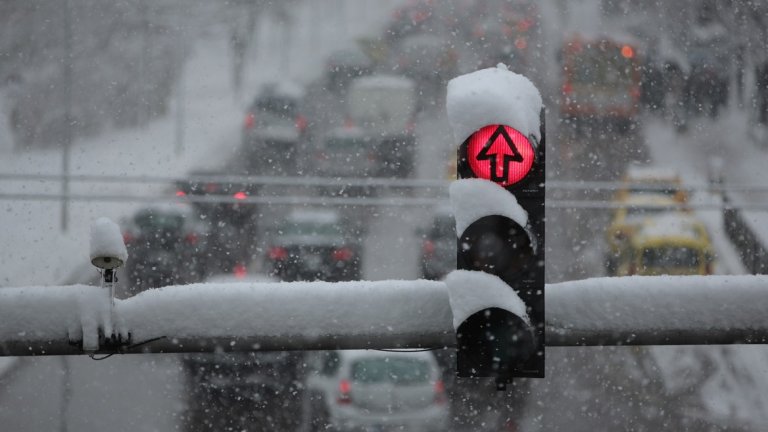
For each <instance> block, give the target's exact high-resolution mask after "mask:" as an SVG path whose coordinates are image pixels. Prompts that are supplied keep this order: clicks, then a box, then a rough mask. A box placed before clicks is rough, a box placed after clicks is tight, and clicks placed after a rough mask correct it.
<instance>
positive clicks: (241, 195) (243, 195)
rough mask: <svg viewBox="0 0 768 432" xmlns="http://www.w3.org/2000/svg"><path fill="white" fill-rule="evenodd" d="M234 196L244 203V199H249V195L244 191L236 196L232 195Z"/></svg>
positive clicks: (236, 193)
mask: <svg viewBox="0 0 768 432" xmlns="http://www.w3.org/2000/svg"><path fill="white" fill-rule="evenodd" d="M232 196H233V197H234V198H235V199H236V200H241V201H242V200H244V199H246V198H248V194H246V193H245V192H243V191H240V192H235V194H234V195H232Z"/></svg>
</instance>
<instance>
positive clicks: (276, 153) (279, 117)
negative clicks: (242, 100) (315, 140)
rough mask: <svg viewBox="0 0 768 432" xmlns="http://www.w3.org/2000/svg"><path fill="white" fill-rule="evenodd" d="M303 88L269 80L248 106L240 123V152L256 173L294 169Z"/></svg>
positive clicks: (300, 136) (303, 127)
mask: <svg viewBox="0 0 768 432" xmlns="http://www.w3.org/2000/svg"><path fill="white" fill-rule="evenodd" d="M303 95H304V92H303V89H301V88H300V87H298V86H297V85H294V84H292V83H269V84H266V85H264V86H263V87H262V90H261V92H260V93H259V94H258V95H257V96H256V97H255V98H254V100H253V102H252V103H251V105H250V106H249V108H248V110H247V112H246V114H245V121H244V123H243V138H242V153H243V154H244V156H245V157H246V158H248V160H249V161H250V162H251V163H250V165H251V168H253V169H254V170H258V173H259V174H262V173H264V171H266V170H269V171H271V173H272V174H284V173H288V174H292V173H294V172H295V171H296V170H297V169H298V165H299V161H298V159H299V157H300V149H299V145H300V144H301V141H302V139H303V138H304V135H305V132H306V130H307V119H306V118H305V117H304V116H303V115H302V114H301V108H300V105H301V101H302V99H303Z"/></svg>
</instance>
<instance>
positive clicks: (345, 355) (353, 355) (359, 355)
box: [337, 350, 435, 363]
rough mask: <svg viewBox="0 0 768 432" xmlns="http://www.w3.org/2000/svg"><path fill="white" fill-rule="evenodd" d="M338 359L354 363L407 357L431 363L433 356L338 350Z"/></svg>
mask: <svg viewBox="0 0 768 432" xmlns="http://www.w3.org/2000/svg"><path fill="white" fill-rule="evenodd" d="M337 352H338V353H339V357H341V358H342V359H344V360H347V361H354V360H358V359H364V358H373V357H375V358H392V357H407V358H413V359H420V360H426V361H428V362H430V363H431V362H433V361H435V360H434V358H435V357H434V354H432V353H431V352H429V351H423V350H388V351H379V350H339V351H337Z"/></svg>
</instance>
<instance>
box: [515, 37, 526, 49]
mask: <svg viewBox="0 0 768 432" xmlns="http://www.w3.org/2000/svg"><path fill="white" fill-rule="evenodd" d="M515 48H517V49H519V50H524V49H526V48H528V41H526V40H525V38H517V39H516V40H515Z"/></svg>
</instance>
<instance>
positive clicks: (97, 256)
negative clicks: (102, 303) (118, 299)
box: [91, 217, 128, 307]
mask: <svg viewBox="0 0 768 432" xmlns="http://www.w3.org/2000/svg"><path fill="white" fill-rule="evenodd" d="M127 259H128V250H127V249H126V248H125V242H123V236H122V234H121V233H120V227H118V226H117V224H116V223H114V222H112V221H111V220H110V219H108V218H105V217H102V218H99V219H96V221H94V222H93V224H92V225H91V263H92V264H93V265H94V266H96V267H98V268H99V269H101V284H102V286H103V287H104V288H107V289H108V290H109V298H110V305H111V307H114V304H115V284H116V283H117V274H116V270H117V269H118V268H119V267H120V266H122V265H123V264H124V263H125V261H126V260H127Z"/></svg>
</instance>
